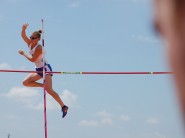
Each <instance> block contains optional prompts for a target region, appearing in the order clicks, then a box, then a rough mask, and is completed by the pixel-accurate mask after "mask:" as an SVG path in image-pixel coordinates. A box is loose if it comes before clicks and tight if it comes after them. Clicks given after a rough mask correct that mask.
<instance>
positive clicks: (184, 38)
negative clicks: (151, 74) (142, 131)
mask: <svg viewBox="0 0 185 138" xmlns="http://www.w3.org/2000/svg"><path fill="white" fill-rule="evenodd" d="M154 11H155V12H154V24H155V28H156V30H157V32H158V33H159V34H160V35H161V36H162V38H163V39H164V42H165V45H166V50H167V55H168V61H169V64H170V67H171V69H172V71H173V72H174V80H175V83H176V87H177V95H178V98H179V101H180V106H181V110H182V116H183V120H184V124H185V0H154Z"/></svg>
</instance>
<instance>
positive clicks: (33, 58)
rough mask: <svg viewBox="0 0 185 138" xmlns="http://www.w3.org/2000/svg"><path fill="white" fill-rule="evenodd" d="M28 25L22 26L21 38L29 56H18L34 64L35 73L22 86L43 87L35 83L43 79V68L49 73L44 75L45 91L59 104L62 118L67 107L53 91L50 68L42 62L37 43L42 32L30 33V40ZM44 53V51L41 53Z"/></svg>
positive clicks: (40, 48) (41, 84)
mask: <svg viewBox="0 0 185 138" xmlns="http://www.w3.org/2000/svg"><path fill="white" fill-rule="evenodd" d="M28 25H29V24H27V23H26V24H23V26H22V32H21V34H22V38H23V40H24V41H25V42H26V43H27V45H28V48H29V50H30V51H29V53H30V55H27V54H25V52H24V51H23V50H19V54H21V55H23V56H24V57H25V58H27V59H28V60H29V61H30V62H33V63H35V66H36V71H38V72H37V73H30V74H29V75H28V76H27V77H26V78H25V79H24V81H23V85H24V86H27V87H44V84H43V83H39V82H37V81H38V80H40V79H41V78H43V73H42V72H43V67H44V68H45V71H47V72H51V73H46V74H45V87H46V88H45V89H46V91H47V92H48V93H49V94H50V95H51V96H52V97H53V98H54V99H55V100H56V101H57V102H58V103H59V105H60V106H61V111H62V113H63V115H62V118H64V117H65V116H66V115H67V111H68V107H67V106H66V105H64V103H63V102H62V100H61V98H60V97H59V95H58V94H57V93H56V92H55V91H54V90H53V88H52V76H53V74H52V68H51V66H50V64H48V63H47V61H46V60H45V61H44V60H43V56H42V45H40V44H39V43H38V42H39V40H40V38H41V34H42V31H41V30H39V31H35V32H33V33H32V35H31V36H30V38H28V37H27V35H26V29H27V27H28ZM43 53H44V51H43Z"/></svg>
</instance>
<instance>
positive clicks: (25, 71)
mask: <svg viewBox="0 0 185 138" xmlns="http://www.w3.org/2000/svg"><path fill="white" fill-rule="evenodd" d="M0 72H9V73H11V72H12V73H13V72H14V73H15V72H16V73H38V71H31V70H0ZM45 73H53V74H97V75H101V74H102V75H103V74H105V75H106V74H115V75H116V74H118V75H119V74H120V75H121V74H123V75H124V74H173V72H151V71H150V72H59V71H53V72H45Z"/></svg>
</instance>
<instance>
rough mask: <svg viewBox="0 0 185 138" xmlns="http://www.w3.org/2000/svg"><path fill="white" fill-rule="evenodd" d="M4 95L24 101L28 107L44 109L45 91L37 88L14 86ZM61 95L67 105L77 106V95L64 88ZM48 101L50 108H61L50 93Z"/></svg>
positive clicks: (17, 100) (48, 107)
mask: <svg viewBox="0 0 185 138" xmlns="http://www.w3.org/2000/svg"><path fill="white" fill-rule="evenodd" d="M3 96H4V97H6V98H9V99H12V100H14V101H16V102H21V103H24V105H25V106H26V107H28V108H31V109H35V110H43V108H44V104H43V91H41V92H39V91H38V90H37V89H33V88H28V87H13V88H11V89H10V90H9V92H8V93H6V94H3ZM60 97H61V98H62V100H63V101H64V103H65V104H66V105H68V106H70V107H76V105H77V96H76V95H74V94H72V93H71V92H70V91H69V90H64V91H63V94H61V95H60ZM46 102H47V109H48V110H52V109H58V108H60V106H59V105H58V103H57V102H56V101H55V100H54V99H53V97H51V96H50V95H49V94H47V97H46Z"/></svg>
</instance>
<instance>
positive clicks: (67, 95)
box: [60, 89, 78, 107]
mask: <svg viewBox="0 0 185 138" xmlns="http://www.w3.org/2000/svg"><path fill="white" fill-rule="evenodd" d="M60 97H61V99H62V100H63V101H64V103H65V104H66V105H69V106H71V107H76V106H78V105H77V99H78V96H77V95H75V94H73V93H72V92H70V91H69V90H66V89H65V90H63V93H62V95H60Z"/></svg>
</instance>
